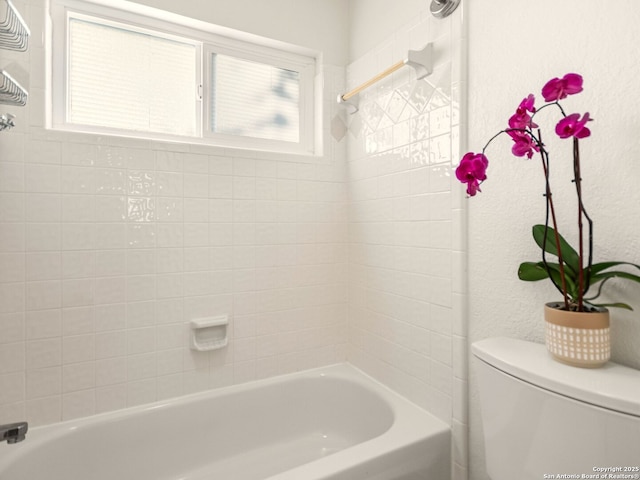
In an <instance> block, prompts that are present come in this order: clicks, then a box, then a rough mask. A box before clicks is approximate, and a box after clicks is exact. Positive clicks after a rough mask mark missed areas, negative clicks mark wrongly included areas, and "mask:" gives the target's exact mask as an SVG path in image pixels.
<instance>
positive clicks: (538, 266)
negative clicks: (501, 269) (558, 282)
mask: <svg viewBox="0 0 640 480" xmlns="http://www.w3.org/2000/svg"><path fill="white" fill-rule="evenodd" d="M518 278H519V279H520V280H524V281H525V282H537V281H538V280H542V279H545V278H549V273H548V272H547V269H546V268H544V264H543V263H542V262H523V263H521V264H520V267H519V268H518Z"/></svg>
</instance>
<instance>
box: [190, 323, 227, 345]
mask: <svg viewBox="0 0 640 480" xmlns="http://www.w3.org/2000/svg"><path fill="white" fill-rule="evenodd" d="M190 323H191V349H192V350H198V351H200V352H206V351H209V350H217V349H219V348H223V347H226V346H227V344H228V343H229V339H228V335H227V326H228V325H229V317H228V316H227V315H219V316H216V317H205V318H195V319H193V320H191V322H190Z"/></svg>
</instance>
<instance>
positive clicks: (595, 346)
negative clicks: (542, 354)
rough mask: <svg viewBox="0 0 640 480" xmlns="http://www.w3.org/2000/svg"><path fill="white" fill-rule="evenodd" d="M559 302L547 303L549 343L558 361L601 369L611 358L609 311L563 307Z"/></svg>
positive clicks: (547, 335)
mask: <svg viewBox="0 0 640 480" xmlns="http://www.w3.org/2000/svg"><path fill="white" fill-rule="evenodd" d="M562 306H563V304H562V303H559V302H552V303H547V304H546V305H545V306H544V319H545V325H546V328H545V342H546V345H547V350H549V353H550V354H551V356H552V357H553V358H555V359H556V360H558V361H560V362H562V363H566V364H568V365H572V366H574V367H583V368H597V367H601V366H602V365H604V364H605V363H607V361H609V358H611V338H610V335H609V311H608V310H607V309H606V308H598V309H597V310H593V311H590V312H571V311H567V310H561V308H562Z"/></svg>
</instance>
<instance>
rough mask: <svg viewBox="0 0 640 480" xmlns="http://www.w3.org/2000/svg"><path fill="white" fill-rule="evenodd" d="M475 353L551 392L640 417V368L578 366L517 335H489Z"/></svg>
mask: <svg viewBox="0 0 640 480" xmlns="http://www.w3.org/2000/svg"><path fill="white" fill-rule="evenodd" d="M471 350H472V352H473V354H474V355H475V356H476V357H477V358H479V359H480V360H482V361H484V362H486V363H487V364H489V365H491V366H493V367H494V368H497V369H498V370H502V371H503V372H505V373H507V374H509V375H512V376H514V377H516V378H519V379H521V380H523V381H525V382H528V383H532V384H534V385H537V386H539V387H541V388H544V389H547V390H550V391H552V392H555V393H558V394H560V395H564V396H566V397H571V398H573V399H576V400H579V401H582V402H586V403H590V404H593V405H597V406H600V407H603V408H607V409H610V410H615V411H618V412H622V413H626V414H629V415H635V416H638V417H640V370H635V369H633V368H629V367H625V366H623V365H618V364H616V363H613V362H608V363H607V364H605V365H604V366H603V367H600V368H594V369H592V368H578V367H571V366H569V365H564V364H562V363H560V362H557V361H556V360H553V359H552V358H551V356H550V355H549V354H548V353H547V349H546V347H545V346H544V345H542V344H538V343H532V342H527V341H524V340H518V339H515V338H505V337H496V338H487V339H484V340H480V341H478V342H475V343H473V345H471Z"/></svg>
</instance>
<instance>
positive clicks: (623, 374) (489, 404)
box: [471, 338, 640, 480]
mask: <svg viewBox="0 0 640 480" xmlns="http://www.w3.org/2000/svg"><path fill="white" fill-rule="evenodd" d="M471 349H472V352H473V354H474V355H475V356H476V357H477V359H478V360H479V361H477V362H475V363H476V364H475V367H477V368H476V372H477V375H478V388H479V391H480V405H481V409H482V425H483V430H484V438H485V455H486V462H487V473H488V474H489V477H491V479H492V480H542V479H545V478H547V479H551V478H553V479H557V478H599V479H602V478H629V479H635V478H640V470H639V469H640V371H639V370H634V369H632V368H628V367H624V366H621V365H617V364H615V363H612V362H609V363H608V364H606V365H605V366H604V367H602V368H598V369H584V368H576V367H570V366H568V365H564V364H561V363H559V362H557V361H555V360H553V359H552V358H551V357H550V356H549V354H548V353H547V351H546V347H545V346H544V345H540V344H537V343H531V342H526V341H522V340H516V339H512V338H489V339H486V340H481V341H479V342H476V343H474V344H473V345H472V347H471ZM609 474H611V475H612V476H609ZM625 474H626V475H627V476H625ZM616 475H618V476H616Z"/></svg>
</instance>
